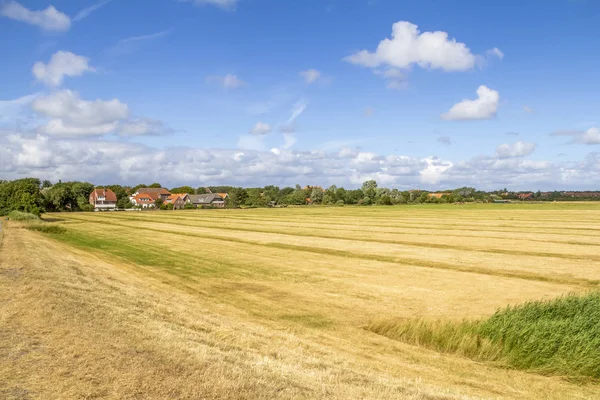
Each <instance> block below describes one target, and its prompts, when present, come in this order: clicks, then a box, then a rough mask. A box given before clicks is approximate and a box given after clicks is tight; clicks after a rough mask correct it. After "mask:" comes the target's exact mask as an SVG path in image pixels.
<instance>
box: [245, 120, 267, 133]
mask: <svg viewBox="0 0 600 400" xmlns="http://www.w3.org/2000/svg"><path fill="white" fill-rule="evenodd" d="M268 133H271V126H270V125H269V124H265V123H264V122H257V123H256V125H254V127H253V128H252V129H250V134H251V135H266V134H268Z"/></svg>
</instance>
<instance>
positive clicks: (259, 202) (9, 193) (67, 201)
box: [0, 178, 600, 215]
mask: <svg viewBox="0 0 600 400" xmlns="http://www.w3.org/2000/svg"><path fill="white" fill-rule="evenodd" d="M141 187H152V188H160V187H163V186H162V185H161V184H160V183H152V184H149V185H147V184H143V183H141V184H139V185H136V186H122V185H105V186H94V184H92V183H89V182H78V181H72V182H62V181H59V182H55V183H52V182H50V181H48V180H44V181H41V180H40V179H37V178H25V179H17V180H13V181H2V180H0V215H6V214H8V213H9V212H10V211H13V210H16V211H24V212H29V213H32V214H36V215H39V214H40V213H42V212H53V211H92V210H93V206H92V205H91V204H89V202H88V199H89V196H90V193H91V192H92V191H93V190H94V188H106V189H111V190H112V191H113V192H114V193H115V195H116V196H117V207H118V208H121V209H125V208H130V207H132V204H131V202H130V201H129V196H130V195H131V194H133V193H135V192H136V191H137V189H139V188H141ZM170 192H171V193H188V194H204V193H209V192H212V193H227V194H228V199H227V206H228V207H232V208H237V207H273V206H286V205H304V204H321V205H338V206H342V205H345V204H349V205H362V206H368V205H396V204H421V203H456V202H460V203H462V202H490V201H493V200H500V199H505V200H510V199H516V200H518V199H519V194H520V193H531V194H532V196H531V198H530V199H529V200H534V201H535V200H540V201H541V200H572V196H571V195H565V193H564V192H545V193H541V192H539V191H537V192H510V191H508V190H507V189H502V190H497V191H492V192H485V191H480V190H477V189H475V188H472V187H461V188H458V189H453V190H446V191H443V192H438V193H436V194H435V195H433V194H431V193H430V192H428V191H423V190H404V191H401V190H398V189H389V188H384V187H379V186H378V185H377V182H376V181H374V180H368V181H366V182H364V183H363V184H362V187H361V188H360V189H345V188H343V187H337V186H335V185H332V186H330V187H328V188H322V187H320V186H304V187H302V186H300V185H296V186H295V187H283V188H280V187H279V186H274V185H269V186H265V187H256V188H242V187H234V186H200V187H198V188H192V187H191V186H180V187H175V188H172V189H170ZM569 193H573V192H569ZM581 193H591V194H590V195H589V198H587V197H578V200H600V196H594V195H593V193H597V192H581Z"/></svg>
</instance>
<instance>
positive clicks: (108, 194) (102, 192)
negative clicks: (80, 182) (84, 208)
mask: <svg viewBox="0 0 600 400" xmlns="http://www.w3.org/2000/svg"><path fill="white" fill-rule="evenodd" d="M91 196H92V198H93V199H94V200H97V199H98V197H104V198H105V199H106V200H105V201H117V195H116V194H115V192H113V191H112V190H110V189H103V188H98V189H94V191H93V192H92V193H91Z"/></svg>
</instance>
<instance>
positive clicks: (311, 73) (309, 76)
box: [300, 68, 321, 85]
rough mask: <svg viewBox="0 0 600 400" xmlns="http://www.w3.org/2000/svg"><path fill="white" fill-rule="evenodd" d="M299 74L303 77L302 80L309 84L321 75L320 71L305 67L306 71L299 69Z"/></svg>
mask: <svg viewBox="0 0 600 400" xmlns="http://www.w3.org/2000/svg"><path fill="white" fill-rule="evenodd" d="M300 76H301V77H303V78H304V81H305V82H306V83H308V84H309V85H310V84H311V83H315V82H316V81H317V80H319V78H320V77H321V73H320V72H319V71H317V70H316V69H314V68H311V69H307V70H306V71H300Z"/></svg>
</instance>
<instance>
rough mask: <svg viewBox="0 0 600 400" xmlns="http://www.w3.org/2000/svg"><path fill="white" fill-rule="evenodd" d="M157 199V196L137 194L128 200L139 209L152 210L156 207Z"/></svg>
mask: <svg viewBox="0 0 600 400" xmlns="http://www.w3.org/2000/svg"><path fill="white" fill-rule="evenodd" d="M157 198H158V195H157V194H148V193H139V194H136V195H135V196H132V197H130V200H131V202H132V203H133V205H135V206H140V207H141V208H154V207H156V199H157Z"/></svg>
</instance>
